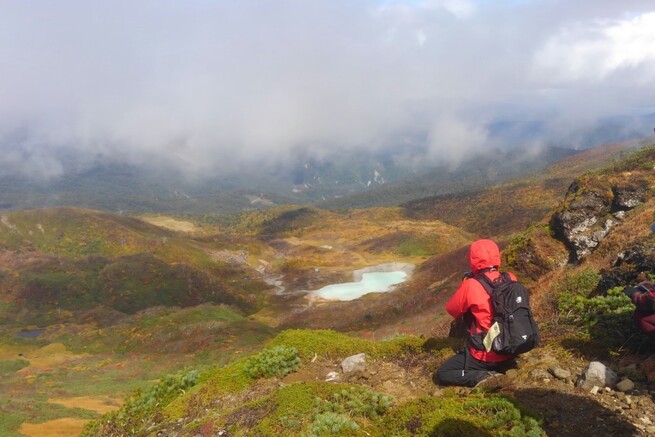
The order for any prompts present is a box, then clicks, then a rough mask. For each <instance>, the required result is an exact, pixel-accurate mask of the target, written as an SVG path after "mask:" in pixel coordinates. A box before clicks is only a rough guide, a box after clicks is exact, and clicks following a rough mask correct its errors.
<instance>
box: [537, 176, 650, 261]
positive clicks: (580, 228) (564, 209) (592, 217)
mask: <svg viewBox="0 0 655 437" xmlns="http://www.w3.org/2000/svg"><path fill="white" fill-rule="evenodd" d="M646 186H647V185H646V184H644V183H643V181H630V180H621V181H618V182H615V183H609V182H606V181H604V180H602V178H601V176H598V177H595V178H590V177H583V178H580V179H578V180H577V181H575V182H574V183H573V184H571V186H570V187H569V190H568V192H567V194H566V199H565V201H564V203H563V205H562V206H561V207H560V208H559V210H558V211H556V212H555V214H553V216H552V217H551V220H550V226H551V229H552V231H553V233H554V235H555V237H556V238H558V239H559V240H560V241H562V242H563V243H564V244H565V245H566V246H567V248H568V249H569V251H570V261H571V262H579V261H580V260H581V259H582V258H584V257H585V256H586V255H587V254H589V253H590V252H591V251H593V250H594V249H595V248H596V247H597V246H598V245H599V244H600V242H601V241H602V240H603V239H604V238H605V237H606V236H607V234H608V233H609V232H610V230H611V229H612V227H613V226H615V225H616V224H617V223H618V222H619V221H620V220H622V219H623V217H624V216H625V212H626V211H628V210H630V209H632V208H634V207H636V206H638V205H640V204H641V203H643V202H644V201H645V199H646V196H647V191H646Z"/></svg>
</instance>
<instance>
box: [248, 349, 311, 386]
mask: <svg viewBox="0 0 655 437" xmlns="http://www.w3.org/2000/svg"><path fill="white" fill-rule="evenodd" d="M299 367H300V358H298V351H296V349H295V348H292V347H288V346H284V345H280V346H275V347H273V348H270V349H265V350H263V351H261V352H260V353H258V354H257V355H255V356H254V357H252V358H250V359H249V360H248V361H247V362H246V365H245V367H244V372H245V373H246V374H247V375H248V376H250V377H251V378H254V379H256V378H262V377H263V378H269V377H271V376H277V377H280V378H281V377H283V376H284V375H286V374H288V373H291V372H294V371H296V370H298V368H299Z"/></svg>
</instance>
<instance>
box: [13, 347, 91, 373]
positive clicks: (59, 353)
mask: <svg viewBox="0 0 655 437" xmlns="http://www.w3.org/2000/svg"><path fill="white" fill-rule="evenodd" d="M87 356H89V355H88V354H82V355H76V354H73V353H71V352H69V351H68V350H66V346H64V345H63V344H61V343H51V344H49V345H47V346H44V347H42V348H41V349H37V350H35V351H32V352H29V353H26V354H25V356H24V357H23V358H25V359H26V360H28V361H29V362H30V365H29V366H28V367H26V369H34V368H45V367H52V366H56V365H58V364H61V363H64V362H66V361H70V360H74V359H78V358H83V357H87Z"/></svg>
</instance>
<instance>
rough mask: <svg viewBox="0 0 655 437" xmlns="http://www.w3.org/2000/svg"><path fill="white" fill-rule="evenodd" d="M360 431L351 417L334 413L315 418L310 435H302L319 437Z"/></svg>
mask: <svg viewBox="0 0 655 437" xmlns="http://www.w3.org/2000/svg"><path fill="white" fill-rule="evenodd" d="M358 429H359V425H357V424H356V423H355V422H354V421H353V420H352V419H351V418H350V417H348V416H347V415H345V414H338V413H332V412H326V413H320V414H317V415H316V416H315V417H314V421H313V422H312V425H311V427H310V428H309V432H308V433H302V434H301V435H302V436H303V437H319V436H324V435H330V434H340V433H342V432H344V431H356V430H358Z"/></svg>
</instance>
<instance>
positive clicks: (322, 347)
mask: <svg viewBox="0 0 655 437" xmlns="http://www.w3.org/2000/svg"><path fill="white" fill-rule="evenodd" d="M423 343H425V340H424V339H422V338H420V337H415V336H402V337H397V338H394V339H392V340H388V341H382V342H373V341H369V340H364V339H362V338H356V337H350V336H347V335H345V334H340V333H338V332H336V331H332V330H306V329H290V330H287V331H284V332H282V333H280V334H279V335H278V336H277V337H275V338H274V339H273V340H272V341H271V343H270V344H269V346H277V345H286V346H289V347H293V348H295V349H296V350H297V351H298V355H299V356H300V358H301V359H311V358H313V357H314V355H315V354H316V355H318V356H322V357H346V356H349V355H353V354H357V353H362V352H363V353H366V354H369V355H371V356H373V357H393V356H400V355H402V354H404V353H406V352H407V351H410V350H419V349H420V348H421V346H422V345H423Z"/></svg>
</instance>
